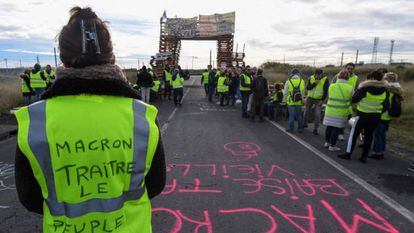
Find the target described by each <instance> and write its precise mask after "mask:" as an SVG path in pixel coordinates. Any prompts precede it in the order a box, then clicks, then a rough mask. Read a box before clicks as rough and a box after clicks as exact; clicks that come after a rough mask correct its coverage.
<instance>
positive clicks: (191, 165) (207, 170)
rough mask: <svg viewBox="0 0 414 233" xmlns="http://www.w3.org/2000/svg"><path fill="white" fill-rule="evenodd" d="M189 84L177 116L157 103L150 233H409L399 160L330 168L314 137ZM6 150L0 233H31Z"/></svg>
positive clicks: (0, 149) (32, 217)
mask: <svg viewBox="0 0 414 233" xmlns="http://www.w3.org/2000/svg"><path fill="white" fill-rule="evenodd" d="M198 83H199V80H198V79H197V80H194V79H193V80H189V81H186V89H185V93H186V95H185V99H184V101H183V106H182V107H181V108H175V107H174V106H173V104H172V102H168V101H166V102H162V103H158V104H157V106H158V108H159V111H160V115H159V121H160V125H161V130H162V134H163V141H164V145H165V148H166V153H167V155H166V156H167V157H166V160H167V186H166V187H165V189H164V191H163V193H162V195H160V196H158V197H156V198H154V199H153V202H152V205H153V229H154V232H200V233H201V232H254V233H256V232H335V233H336V232H347V233H348V232H349V233H350V232H361V233H365V232H414V217H413V216H414V215H413V211H414V198H413V197H414V190H413V189H414V178H413V177H412V176H410V175H409V174H408V172H406V163H405V161H403V160H401V159H398V158H394V157H392V156H390V157H387V158H386V160H384V161H371V160H369V163H368V164H360V163H359V162H357V161H356V160H353V161H341V160H338V159H337V158H336V156H335V154H333V153H329V152H328V151H326V150H325V149H324V148H323V147H321V144H322V142H323V136H317V137H315V136H313V135H312V134H311V132H308V131H305V132H304V133H303V134H300V135H297V134H295V135H292V134H288V133H286V132H284V130H283V126H284V125H285V122H279V123H274V122H269V121H266V122H262V123H260V122H250V121H249V120H246V119H243V118H241V117H240V115H241V114H240V109H239V108H240V106H236V107H220V106H218V105H217V104H210V103H208V101H207V99H206V97H205V95H204V90H203V89H202V88H201V87H200V86H198V85H197V84H198ZM192 84H193V85H192ZM15 143H16V140H15V138H11V139H8V140H6V141H2V142H0V154H1V157H0V178H1V180H0V223H1V224H0V225H1V228H0V232H40V231H41V217H40V216H38V215H36V214H32V213H29V212H27V211H26V210H24V208H23V207H22V206H21V205H20V204H19V202H18V200H17V196H16V192H15V190H14V186H13V185H14V184H13V183H14V181H13V168H12V167H11V166H12V165H11V164H12V163H13V156H14V150H15ZM342 147H343V144H342ZM355 155H359V152H358V151H356V152H355ZM355 157H356V156H355Z"/></svg>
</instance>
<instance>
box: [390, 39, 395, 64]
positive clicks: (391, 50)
mask: <svg viewBox="0 0 414 233" xmlns="http://www.w3.org/2000/svg"><path fill="white" fill-rule="evenodd" d="M394 42H395V40H391V48H390V61H389V64H390V65H391V63H392V54H393V53H394Z"/></svg>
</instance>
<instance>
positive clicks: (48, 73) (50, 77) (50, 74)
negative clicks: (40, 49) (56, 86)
mask: <svg viewBox="0 0 414 233" xmlns="http://www.w3.org/2000/svg"><path fill="white" fill-rule="evenodd" d="M43 74H44V76H45V78H46V86H47V88H49V87H50V86H52V84H53V82H54V81H55V78H56V77H55V71H53V70H52V67H51V66H50V65H49V64H48V65H46V67H45V70H44V71H43Z"/></svg>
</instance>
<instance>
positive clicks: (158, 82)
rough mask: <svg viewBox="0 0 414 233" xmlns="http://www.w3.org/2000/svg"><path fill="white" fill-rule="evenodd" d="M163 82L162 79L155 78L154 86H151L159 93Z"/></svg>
mask: <svg viewBox="0 0 414 233" xmlns="http://www.w3.org/2000/svg"><path fill="white" fill-rule="evenodd" d="M160 85H161V82H160V80H154V86H152V87H151V90H153V91H155V92H157V93H158V90H159V89H160Z"/></svg>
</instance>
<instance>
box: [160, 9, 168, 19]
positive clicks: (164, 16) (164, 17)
mask: <svg viewBox="0 0 414 233" xmlns="http://www.w3.org/2000/svg"><path fill="white" fill-rule="evenodd" d="M161 19H167V11H166V10H164V13H162V17H161Z"/></svg>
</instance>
